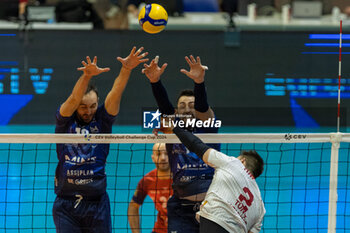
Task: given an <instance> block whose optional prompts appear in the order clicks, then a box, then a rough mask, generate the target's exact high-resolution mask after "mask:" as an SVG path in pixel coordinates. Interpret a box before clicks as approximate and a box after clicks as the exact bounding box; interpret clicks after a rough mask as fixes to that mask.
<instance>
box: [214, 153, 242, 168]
mask: <svg viewBox="0 0 350 233" xmlns="http://www.w3.org/2000/svg"><path fill="white" fill-rule="evenodd" d="M233 160H238V159H237V158H235V157H230V156H227V155H226V154H224V153H221V152H219V151H217V150H214V149H211V150H210V153H209V157H208V163H209V164H210V165H211V166H213V167H214V168H219V167H223V166H225V165H226V164H228V163H229V162H231V161H233Z"/></svg>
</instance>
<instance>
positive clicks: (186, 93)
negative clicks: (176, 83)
mask: <svg viewBox="0 0 350 233" xmlns="http://www.w3.org/2000/svg"><path fill="white" fill-rule="evenodd" d="M182 96H194V92H193V90H191V89H184V90H182V91H180V94H179V95H178V97H177V100H176V104H177V103H178V102H179V99H180V98H181V97H182Z"/></svg>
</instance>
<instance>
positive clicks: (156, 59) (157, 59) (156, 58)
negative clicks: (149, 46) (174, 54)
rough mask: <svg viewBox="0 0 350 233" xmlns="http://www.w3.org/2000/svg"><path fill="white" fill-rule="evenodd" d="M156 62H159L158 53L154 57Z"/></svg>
mask: <svg viewBox="0 0 350 233" xmlns="http://www.w3.org/2000/svg"><path fill="white" fill-rule="evenodd" d="M154 62H155V63H157V64H158V62H159V56H158V55H157V56H156V57H155V58H154Z"/></svg>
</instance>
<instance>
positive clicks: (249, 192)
mask: <svg viewBox="0 0 350 233" xmlns="http://www.w3.org/2000/svg"><path fill="white" fill-rule="evenodd" d="M208 162H209V164H210V165H211V166H213V167H214V168H215V174H214V177H213V181H212V183H211V185H210V187H209V190H208V192H207V195H206V197H205V200H204V201H203V202H202V205H201V208H200V211H199V213H198V214H199V215H200V216H202V217H204V218H206V219H209V220H211V221H213V222H216V223H217V224H219V225H220V226H221V227H223V228H225V229H226V230H227V231H228V232H230V233H242V232H249V231H251V232H253V233H258V232H259V231H260V230H261V225H262V220H263V217H264V215H265V212H266V211H265V207H264V203H263V201H262V199H261V194H260V190H259V187H258V185H257V183H256V181H255V179H254V177H253V175H252V174H251V173H250V172H249V171H248V170H247V169H246V168H245V166H244V165H243V164H242V163H241V161H240V160H239V159H237V158H235V157H230V156H227V155H225V154H223V153H221V152H218V151H216V150H214V149H212V150H211V151H210V154H209V158H208Z"/></svg>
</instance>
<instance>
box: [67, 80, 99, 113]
mask: <svg viewBox="0 0 350 233" xmlns="http://www.w3.org/2000/svg"><path fill="white" fill-rule="evenodd" d="M91 78H92V76H87V75H85V74H83V75H82V76H80V78H79V79H78V81H77V82H76V83H75V86H74V88H73V91H72V93H71V95H70V96H69V97H68V99H67V100H66V101H65V102H64V103H63V104H62V106H61V108H60V113H61V115H62V116H71V115H72V114H73V113H74V111H75V110H76V109H77V108H78V106H79V104H80V102H81V100H82V98H83V96H84V94H85V92H86V90H87V87H88V85H89V82H90V79H91Z"/></svg>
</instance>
